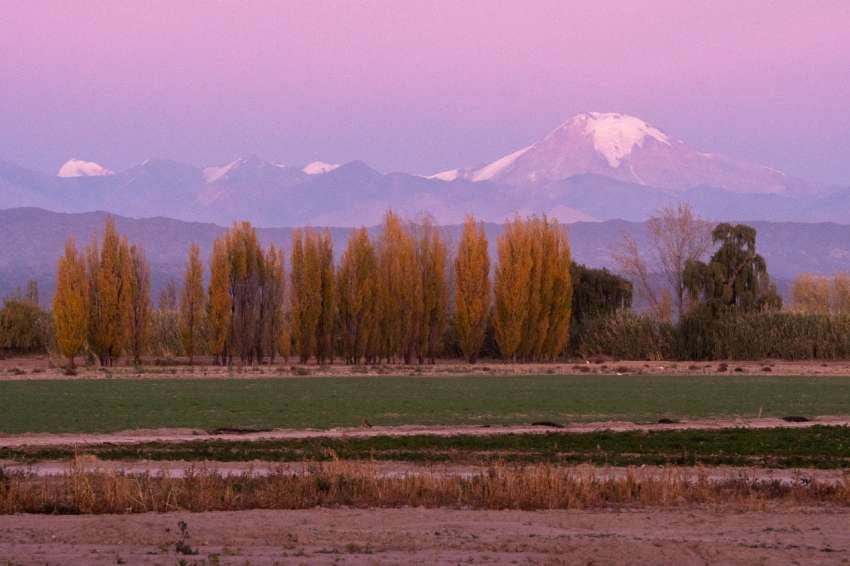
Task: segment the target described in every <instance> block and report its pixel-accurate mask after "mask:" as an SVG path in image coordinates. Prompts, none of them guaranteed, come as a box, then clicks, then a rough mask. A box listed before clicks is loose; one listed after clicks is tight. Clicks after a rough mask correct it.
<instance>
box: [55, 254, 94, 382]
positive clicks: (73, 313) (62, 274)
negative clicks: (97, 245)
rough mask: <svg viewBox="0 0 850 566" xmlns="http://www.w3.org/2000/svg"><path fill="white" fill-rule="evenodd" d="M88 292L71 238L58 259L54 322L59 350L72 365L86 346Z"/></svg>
mask: <svg viewBox="0 0 850 566" xmlns="http://www.w3.org/2000/svg"><path fill="white" fill-rule="evenodd" d="M88 318H89V291H88V280H87V277H86V265H85V261H84V259H83V257H82V256H81V255H80V254H79V253H78V252H77V247H76V245H75V244H74V240H73V238H69V239H68V241H67V242H65V255H63V256H62V257H61V258H60V259H59V265H58V268H57V274H56V293H55V294H54V296H53V323H54V326H55V328H56V342H57V344H58V346H59V351H60V352H61V353H62V355H63V356H65V357H66V358H68V360H69V363H70V367H72V368H73V367H74V358H75V357H76V356H78V355H79V354H80V353H81V352H82V351H83V348H84V347H85V344H86V335H87V333H88V325H89V321H88Z"/></svg>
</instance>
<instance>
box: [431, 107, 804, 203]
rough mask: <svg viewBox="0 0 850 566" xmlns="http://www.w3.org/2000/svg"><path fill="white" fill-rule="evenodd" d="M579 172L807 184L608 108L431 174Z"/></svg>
mask: <svg viewBox="0 0 850 566" xmlns="http://www.w3.org/2000/svg"><path fill="white" fill-rule="evenodd" d="M583 174H593V175H601V176H604V177H608V178H611V179H615V180H618V181H623V182H627V183H633V184H636V185H645V186H652V187H659V188H663V189H670V190H674V191H685V190H688V189H692V188H695V187H699V186H708V187H717V188H722V189H727V190H730V191H734V192H741V193H785V192H789V191H791V192H805V190H807V187H806V185H805V184H804V183H803V182H801V181H799V180H797V179H793V178H790V177H788V176H786V175H785V174H784V173H783V172H781V171H778V170H776V169H773V168H770V167H765V166H761V165H754V164H751V163H746V162H742V161H738V160H735V159H732V158H729V157H724V156H722V155H718V154H710V153H704V152H700V151H696V150H694V149H692V148H691V147H689V146H688V145H687V144H686V143H685V142H683V141H681V140H678V139H675V138H673V137H671V136H670V135H668V134H667V133H665V132H663V131H662V130H660V129H659V128H656V127H655V126H652V125H650V124H649V123H647V122H645V121H644V120H641V119H640V118H637V117H635V116H629V115H626V114H619V113H614V112H604V113H603V112H586V113H583V114H578V115H576V116H573V117H572V118H570V119H569V120H567V121H566V122H564V123H563V124H561V125H560V126H558V127H557V128H555V129H554V130H552V131H551V132H549V133H548V134H547V135H546V136H545V137H544V138H543V139H541V140H540V141H538V142H536V143H533V144H531V145H530V146H527V147H524V148H522V149H520V150H518V151H515V152H512V153H510V154H508V155H506V156H504V157H502V158H500V159H497V160H495V161H493V162H492V163H489V164H486V165H484V166H482V167H477V168H470V169H459V170H452V171H446V172H443V173H438V174H437V175H433V176H432V177H431V178H434V179H439V180H454V179H467V180H471V181H481V180H491V181H495V182H498V183H506V184H509V185H513V186H518V187H528V186H542V185H546V184H548V183H552V182H555V181H560V180H562V179H566V178H569V177H572V176H574V175H583Z"/></svg>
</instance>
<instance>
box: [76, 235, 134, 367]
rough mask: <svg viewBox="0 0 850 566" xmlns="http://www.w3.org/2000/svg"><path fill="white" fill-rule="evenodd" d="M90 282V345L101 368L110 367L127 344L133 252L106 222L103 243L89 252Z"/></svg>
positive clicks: (96, 243) (96, 245)
mask: <svg viewBox="0 0 850 566" xmlns="http://www.w3.org/2000/svg"><path fill="white" fill-rule="evenodd" d="M87 259H88V274H89V277H90V281H89V304H90V316H89V331H88V344H89V347H90V348H91V349H92V351H93V352H94V353H95V355H96V356H97V357H98V360H99V361H100V363H101V365H104V366H110V365H112V364H113V363H114V360H115V358H117V357H119V356H120V355H121V354H122V352H123V351H124V349H125V347H126V345H127V339H128V330H129V326H130V308H131V304H132V275H131V268H130V250H129V246H128V244H127V240H126V238H120V237H119V235H118V232H117V230H116V229H115V223H114V221H113V220H112V219H111V218H110V219H107V221H106V225H105V227H104V230H103V244H102V247H98V242H97V240H96V239H95V241H93V242H92V244H91V246H90V247H89V248H88V250H87Z"/></svg>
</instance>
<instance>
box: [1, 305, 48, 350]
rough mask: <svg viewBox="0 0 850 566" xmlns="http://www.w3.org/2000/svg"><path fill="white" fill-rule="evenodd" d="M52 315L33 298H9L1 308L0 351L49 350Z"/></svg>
mask: <svg viewBox="0 0 850 566" xmlns="http://www.w3.org/2000/svg"><path fill="white" fill-rule="evenodd" d="M49 319H50V317H49V315H48V314H47V313H45V312H44V311H43V310H41V308H40V307H39V306H38V304H37V303H35V302H34V301H32V300H29V299H18V298H12V299H7V300H6V301H5V303H4V304H3V308H2V309H0V353H3V352H6V353H12V354H33V353H43V352H46V351H47V344H48V342H49V334H50V331H49V330H50V329H49V327H50V320H49Z"/></svg>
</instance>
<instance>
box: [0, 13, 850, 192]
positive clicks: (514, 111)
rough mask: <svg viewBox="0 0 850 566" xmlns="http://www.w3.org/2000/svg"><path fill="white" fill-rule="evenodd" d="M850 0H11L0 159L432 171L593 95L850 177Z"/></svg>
mask: <svg viewBox="0 0 850 566" xmlns="http://www.w3.org/2000/svg"><path fill="white" fill-rule="evenodd" d="M848 29H850V2H848V1H846V0H835V1H829V0H823V1H818V2H800V1H785V2H770V1H767V0H764V1H746V0H744V1H742V0H736V1H728V2H727V1H716V0H715V1H706V2H700V1H682V0H678V1H667V0H655V1H628V2H624V1H616V2H615V1H612V2H600V1H598V0H594V1H588V2H569V1H563V0H562V1H531V2H529V1H526V2H522V1H517V2H498V1H445V2H442V1H439V2H425V1H413V0H403V1H399V0H396V1H386V2H377V1H372V2H323V1H316V0H310V1H309V2H306V1H305V2H301V1H299V2H272V1H267V2H260V1H254V2H235V1H233V2H231V1H221V2H188V1H186V2H178V1H174V0H172V1H154V2H92V1H84V0H74V1H70V2H66V1H55V2H45V1H27V2H9V3H5V4H4V6H3V8H2V10H0V159H7V160H11V161H15V162H18V163H20V164H22V165H26V166H30V167H34V168H38V169H41V170H44V171H50V172H54V171H55V170H56V169H58V167H59V165H60V164H61V163H62V162H63V161H64V160H65V159H67V158H70V157H78V158H82V159H90V160H94V161H98V162H101V163H103V164H104V165H106V166H108V167H110V168H112V169H121V168H124V167H127V166H130V165H132V164H134V163H137V162H139V161H141V160H143V159H144V158H146V157H148V156H151V155H155V156H162V157H171V158H174V159H178V160H184V161H188V162H191V163H195V164H197V165H207V164H213V163H221V162H225V161H227V160H229V159H230V158H232V156H233V155H235V154H239V153H247V152H253V153H258V154H260V155H262V156H263V157H265V158H267V159H270V160H275V161H281V162H287V163H293V164H299V163H304V162H307V161H311V160H313V159H323V160H326V161H334V162H341V161H348V160H352V159H363V160H364V161H367V162H368V163H370V164H372V165H373V166H375V167H377V168H379V169H381V170H385V171H387V170H405V171H411V172H417V173H418V172H433V171H437V170H440V169H445V168H449V167H455V166H460V165H469V164H475V163H478V162H481V161H485V160H489V159H492V158H495V157H498V156H500V155H502V154H504V153H506V152H508V151H510V150H513V149H516V148H518V147H521V146H524V145H526V144H527V143H529V142H531V141H534V140H536V139H538V138H539V137H541V136H542V135H544V134H545V133H546V132H547V131H548V130H550V129H552V128H554V127H555V126H557V125H558V124H559V123H561V122H562V121H563V120H565V119H566V118H567V117H569V116H571V115H572V114H575V113H577V112H581V111H585V110H597V111H619V112H626V113H630V114H635V115H637V116H640V117H642V118H644V119H646V120H648V121H650V122H652V123H653V124H654V125H656V126H658V127H660V128H661V129H663V130H665V131H667V132H668V133H670V134H672V135H674V136H676V137H680V138H683V139H685V140H686V141H688V142H690V143H691V144H692V145H694V146H696V147H698V148H700V149H704V150H706V151H717V152H725V153H729V154H732V155H737V156H740V157H743V158H747V159H751V160H755V161H758V162H762V163H765V164H768V165H771V166H774V167H777V168H780V169H783V170H786V171H788V172H789V173H792V174H794V175H798V176H802V177H805V178H808V179H812V180H816V181H822V182H829V183H839V184H844V185H850V32H848Z"/></svg>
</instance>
